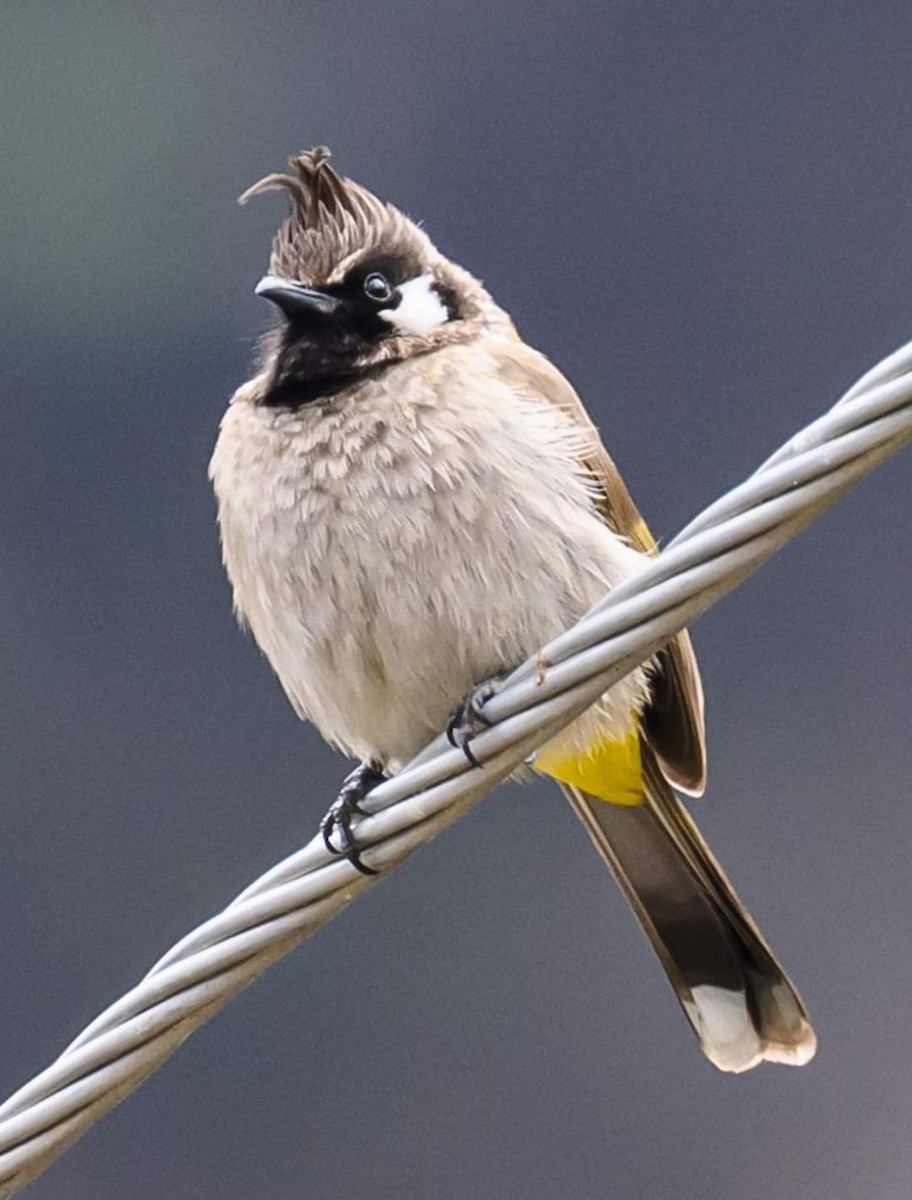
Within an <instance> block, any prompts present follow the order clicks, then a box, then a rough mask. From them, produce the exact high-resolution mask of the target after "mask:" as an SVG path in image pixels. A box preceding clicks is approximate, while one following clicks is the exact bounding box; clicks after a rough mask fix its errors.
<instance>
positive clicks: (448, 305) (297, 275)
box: [241, 147, 512, 407]
mask: <svg viewBox="0 0 912 1200" xmlns="http://www.w3.org/2000/svg"><path fill="white" fill-rule="evenodd" d="M289 165H290V167H291V171H290V172H289V173H287V174H286V173H280V174H273V175H267V176H266V177H265V179H261V180H260V181H259V182H258V183H255V184H254V185H253V186H252V187H251V188H248V190H247V191H246V192H245V193H244V194H243V196H241V203H245V202H246V201H247V200H249V199H250V198H251V197H252V196H255V195H258V194H260V193H261V192H266V191H272V190H274V189H283V190H284V191H286V192H287V193H288V195H289V197H290V200H291V212H290V214H289V216H288V218H287V220H286V221H285V222H284V223H283V225H282V226H281V228H280V229H279V231H278V233H277V234H276V237H275V240H274V241H273V245H272V256H271V258H270V261H269V272H268V274H266V275H265V276H264V277H263V278H262V279H261V280H260V282H259V283H258V284H257V288H256V291H257V294H258V295H260V296H263V297H264V298H265V299H267V300H271V301H272V303H273V304H275V305H276V306H277V307H278V308H279V309H280V311H281V313H282V316H283V321H282V324H281V326H280V327H279V329H278V330H277V331H276V333H275V335H274V336H273V337H272V338H271V339H270V340H269V341H268V342H267V353H266V364H265V365H266V368H267V380H268V384H267V387H266V390H265V392H264V394H263V397H262V402H263V403H268V404H274V405H282V406H284V405H289V406H292V407H296V406H299V405H301V404H306V403H309V402H311V401H314V400H317V399H321V398H323V397H326V396H332V395H335V394H336V393H338V392H340V391H342V390H344V389H345V388H346V387H348V386H350V385H351V384H352V383H354V382H355V381H357V380H359V379H362V378H365V377H369V376H370V375H372V374H374V373H376V372H379V371H382V370H383V369H384V368H385V367H386V366H387V365H389V364H391V363H394V362H400V361H403V360H404V359H407V358H411V357H413V356H414V355H417V354H423V353H427V352H428V351H430V350H434V349H437V348H439V347H441V346H445V345H448V344H451V343H455V342H462V341H468V340H470V339H471V338H472V337H475V336H478V335H479V334H480V333H481V332H483V331H484V330H485V329H496V330H497V331H499V332H507V331H509V330H512V326H511V324H510V321H509V318H508V317H507V316H506V314H505V313H503V312H502V310H501V309H499V308H498V307H497V305H496V304H495V303H494V301H493V300H492V299H491V297H490V296H489V295H488V293H487V292H486V291H485V290H484V288H483V287H482V286H481V284H480V283H479V282H478V281H477V280H476V279H474V278H473V277H472V276H471V275H469V274H468V272H466V271H464V270H463V269H462V268H461V267H458V266H456V264H455V263H451V262H449V260H447V259H446V258H444V256H443V255H442V254H440V252H439V251H438V250H437V249H436V248H435V246H434V245H433V243H432V242H431V241H430V239H429V238H428V237H427V235H426V234H425V233H424V232H423V231H422V230H421V229H419V228H418V226H417V225H416V224H414V222H412V221H410V220H409V219H408V217H406V216H405V215H404V214H403V213H401V212H400V211H399V210H398V209H397V208H394V207H393V205H391V204H387V203H385V202H384V201H382V200H379V199H378V198H377V197H376V196H374V195H373V194H372V193H371V192H369V191H368V190H367V189H366V188H364V187H361V186H360V185H359V184H357V183H355V182H353V181H352V180H350V179H346V178H344V177H343V176H341V175H338V174H337V173H336V172H335V171H334V170H333V169H332V167H331V166H330V165H329V151H328V150H326V149H325V148H323V147H317V148H316V149H314V150H310V151H308V152H307V153H306V154H299V155H296V156H294V157H293V158H291V159H290V160H289Z"/></svg>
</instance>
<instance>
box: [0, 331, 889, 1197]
mask: <svg viewBox="0 0 912 1200" xmlns="http://www.w3.org/2000/svg"><path fill="white" fill-rule="evenodd" d="M910 438H912V342H910V343H907V344H906V345H905V346H902V347H901V348H900V349H899V350H897V351H896V352H895V353H894V354H892V355H890V356H889V357H888V358H886V359H884V360H883V361H882V362H880V363H879V364H878V365H877V366H875V367H874V368H873V369H872V370H871V371H869V372H867V374H865V375H864V376H863V377H862V378H861V379H860V380H859V381H858V382H857V383H856V384H855V385H854V386H853V387H852V388H851V389H850V390H849V391H848V392H847V393H846V394H845V396H844V397H843V398H842V399H841V400H840V401H839V402H838V403H837V404H836V405H835V406H834V407H833V408H832V409H830V410H829V411H828V412H827V413H825V414H824V415H823V416H822V417H820V418H818V419H817V420H815V421H813V422H812V423H811V424H810V425H808V426H807V427H806V428H805V429H803V430H802V431H801V432H800V433H799V434H797V435H796V436H795V437H793V438H792V439H791V440H790V441H789V442H787V443H786V444H785V445H784V446H783V447H782V448H781V449H780V450H779V451H777V453H776V454H774V455H773V456H772V457H771V458H769V459H767V461H766V462H765V463H764V464H763V465H762V466H761V467H760V468H759V469H758V470H757V471H756V472H755V473H754V474H753V475H751V476H750V477H749V478H748V479H747V480H746V481H745V482H744V483H742V484H741V485H739V486H738V487H736V488H734V489H733V490H732V491H730V492H728V493H727V494H726V495H725V496H723V497H722V498H721V499H719V500H717V501H716V502H715V503H714V504H711V505H710V506H709V507H708V508H707V509H705V510H704V511H703V512H702V513H701V514H700V515H699V516H698V517H697V518H696V519H695V520H693V521H692V522H691V523H690V524H689V525H688V526H687V527H686V528H685V529H684V530H683V531H682V532H681V533H680V534H679V535H678V536H677V537H676V538H675V539H674V540H673V541H672V542H671V543H670V544H669V545H668V546H667V547H666V548H665V549H664V550H662V551H661V553H659V554H658V555H657V556H656V557H655V558H653V559H652V560H651V561H649V562H648V563H647V564H646V565H645V566H644V568H643V570H642V571H641V572H640V573H638V574H637V575H636V576H635V577H633V578H631V579H629V580H627V581H625V582H624V583H623V584H621V585H620V586H619V587H617V588H615V589H614V590H613V591H612V592H611V593H610V594H609V595H607V596H606V597H605V598H604V599H603V600H602V601H601V602H600V603H599V604H597V605H596V606H595V607H594V608H593V609H592V610H591V611H590V612H589V613H588V614H587V615H586V616H585V617H584V618H583V619H582V620H581V621H579V622H578V623H577V624H576V625H575V626H573V628H572V629H569V630H568V631H567V632H566V633H563V634H561V635H560V636H559V637H557V638H555V639H554V640H553V641H552V642H551V643H550V644H549V645H548V646H545V647H544V648H543V649H542V651H541V652H540V653H539V654H538V655H537V656H536V657H535V658H533V659H530V660H529V661H528V662H526V663H525V664H524V665H523V666H521V667H519V668H518V669H517V670H516V671H514V672H513V674H512V675H511V676H510V677H509V679H508V680H507V681H506V683H505V685H504V687H503V690H502V691H500V692H499V693H498V694H497V695H496V696H494V697H492V699H491V700H490V701H488V703H487V704H486V705H485V717H486V718H487V719H488V720H490V721H491V727H490V728H489V729H485V730H484V731H483V732H482V733H480V734H479V735H478V737H477V738H475V739H474V740H473V743H472V749H473V752H474V755H475V757H476V758H477V759H478V760H479V762H480V763H481V764H482V765H481V767H480V768H474V767H470V765H469V763H468V762H467V759H466V757H465V756H464V754H463V753H462V752H461V751H459V750H456V749H454V748H453V747H451V746H450V745H449V743H448V742H447V741H446V739H444V738H443V737H438V738H436V739H435V740H434V741H433V742H432V743H431V744H430V745H429V746H428V747H427V748H426V749H425V750H424V751H422V753H421V754H419V755H418V756H417V757H416V758H415V759H414V760H413V761H412V762H411V763H410V764H409V765H408V766H407V767H406V768H405V769H404V770H403V771H402V772H400V774H399V775H397V776H396V777H395V778H394V779H390V780H387V781H385V782H384V783H382V784H381V785H379V786H378V787H377V788H376V789H375V790H374V791H372V792H371V794H370V796H369V797H368V799H367V801H366V802H365V804H364V807H365V809H366V810H367V811H368V814H369V815H367V816H365V817H363V818H361V820H360V822H359V824H358V826H357V838H358V842H359V844H360V845H362V846H363V847H364V850H363V853H362V859H363V861H364V862H366V863H367V865H368V866H371V867H373V868H374V869H375V870H377V871H379V872H380V873H385V872H386V871H388V870H389V869H390V868H392V867H393V866H396V865H398V864H399V863H400V862H402V861H403V859H405V858H406V857H407V856H408V855H409V854H411V853H412V852H413V851H414V850H415V849H417V848H418V847H419V846H420V845H422V844H423V843H425V842H427V841H428V840H429V839H430V838H432V837H434V836H435V835H436V834H437V833H439V832H440V831H441V830H442V829H444V828H445V827H446V826H447V825H449V824H450V823H451V822H452V821H454V820H455V819H456V818H457V817H458V816H460V815H461V814H462V813H463V812H464V811H465V810H466V808H468V807H469V806H470V805H471V804H473V803H474V802H475V801H476V800H478V799H480V798H481V796H483V795H484V794H485V793H486V792H488V791H489V790H490V789H491V788H492V787H494V785H495V784H496V783H498V782H499V781H500V780H501V779H503V778H505V776H507V775H509V774H510V772H511V771H513V770H514V769H515V768H516V767H517V766H518V765H519V764H520V763H522V762H523V761H524V760H526V759H527V758H528V757H529V756H530V755H531V754H533V753H534V751H535V750H536V748H537V747H538V746H540V745H542V744H543V743H544V742H545V741H547V740H548V739H549V738H550V737H551V736H553V735H554V734H555V733H556V732H557V731H558V730H559V729H561V728H563V727H564V726H565V725H567V724H568V723H569V722H570V721H572V720H573V719H574V718H575V717H576V716H578V715H579V714H580V713H581V712H582V711H583V710H584V709H585V708H587V707H588V706H589V705H590V704H591V703H593V701H595V700H596V699H597V698H598V697H599V696H600V695H601V694H602V693H603V692H604V691H605V690H606V689H607V688H609V687H610V686H611V685H612V684H614V683H615V682H617V680H618V679H620V678H621V677H622V676H623V675H625V674H626V673H627V672H628V671H630V670H632V669H633V668H634V667H635V666H637V665H638V664H639V663H641V662H643V661H645V660H646V659H648V658H649V657H650V656H651V655H652V654H654V653H655V652H656V651H657V650H658V649H659V648H660V647H661V646H662V645H663V644H664V643H666V642H667V641H668V640H669V639H670V638H671V637H672V636H673V635H674V634H675V633H677V632H678V631H679V630H680V629H682V628H683V627H684V626H685V625H686V624H688V623H690V622H691V621H693V620H694V619H695V618H696V617H697V616H699V615H700V614H701V613H702V612H705V610H706V609H707V608H709V607H710V606H711V605H712V604H714V603H715V601H716V600H718V599H719V598H720V597H721V596H723V595H724V594H725V593H726V592H728V591H730V590H731V589H732V588H734V587H735V586H737V584H738V583H740V581H741V580H742V579H743V578H744V577H745V576H746V575H748V574H750V572H751V571H753V570H754V569H755V568H756V567H758V566H759V565H760V564H761V563H762V562H764V561H765V560H766V559H767V558H769V557H770V555H772V554H773V553H774V552H775V551H776V550H778V549H779V548H780V547H781V546H783V545H784V544H785V542H787V541H788V540H789V539H790V538H791V537H793V536H794V535H795V533H797V532H798V530H799V529H801V528H803V526H805V525H806V524H808V523H809V522H810V521H811V520H813V518H814V517H815V516H817V515H818V514H819V513H820V512H822V511H823V510H824V509H826V508H828V507H829V505H831V504H832V503H833V502H834V501H835V500H836V499H837V498H838V497H839V496H840V495H841V494H842V493H843V492H845V491H846V490H847V489H848V488H849V487H851V486H852V484H853V483H855V482H856V480H858V479H859V478H860V477H861V476H862V475H864V474H866V473H867V472H868V471H870V470H871V469H872V468H873V467H874V466H876V465H877V463H879V462H880V461H881V460H882V459H884V458H886V457H887V456H888V455H890V454H892V453H894V452H895V451H896V450H898V449H899V448H900V447H901V446H902V445H903V444H904V443H905V442H907V441H908V440H909V439H910ZM373 882H374V880H373V878H371V877H367V876H365V875H363V874H361V873H359V872H358V871H357V870H356V869H355V868H354V867H353V866H352V865H351V864H350V863H349V862H348V861H347V860H346V859H339V858H336V857H334V856H333V855H332V854H330V853H329V852H328V851H327V849H326V847H325V845H324V844H323V840H322V838H321V837H319V836H316V837H315V838H314V839H313V840H312V841H311V842H310V843H309V844H308V845H306V846H305V847H304V848H303V849H301V850H299V851H297V852H296V853H295V854H292V855H291V856H290V857H288V858H286V859H285V860H283V861H282V862H280V863H279V864H277V865H276V866H275V867H273V868H272V869H271V870H270V871H268V872H267V873H266V874H265V875H263V876H261V877H260V878H259V879H257V880H256V881H255V882H254V883H252V884H251V885H250V886H249V887H248V888H246V889H245V890H244V891H243V892H242V893H241V894H240V895H239V896H238V897H237V898H236V899H235V900H233V901H232V902H231V904H229V905H228V907H227V908H226V909H224V910H223V911H222V912H221V913H219V914H218V915H217V916H215V917H212V918H211V919H210V920H208V921H206V922H204V923H203V924H202V925H200V926H199V927H198V928H197V929H195V930H194V931H193V932H192V933H190V934H188V935H187V936H186V937H184V938H183V939H182V940H181V941H179V942H178V943H177V944H176V945H175V946H173V947H172V948H171V949H170V950H169V951H168V953H167V954H166V955H165V956H164V957H163V958H162V959H160V960H159V962H157V963H156V964H155V966H154V967H153V968H152V969H151V970H150V971H149V973H148V974H147V975H146V976H145V978H144V979H142V980H141V981H140V983H139V984H137V986H136V987H134V988H133V989H132V990H131V991H129V992H127V993H126V995H124V996H123V997H122V998H121V999H120V1000H118V1001H116V1002H115V1003H114V1004H112V1005H111V1006H110V1007H109V1008H108V1009H106V1010H105V1011H104V1012H103V1013H101V1015H100V1016H99V1017H97V1018H96V1019H95V1020H94V1021H93V1022H92V1023H91V1024H90V1025H89V1026H88V1027H87V1028H86V1029H85V1030H83V1032H82V1033H81V1034H80V1035H79V1037H77V1038H76V1040H75V1041H74V1042H73V1043H72V1044H71V1045H70V1046H68V1047H67V1049H66V1050H64V1052H63V1053H62V1054H61V1055H60V1057H59V1058H58V1059H57V1060H56V1061H55V1062H53V1063H52V1064H51V1066H49V1067H48V1068H47V1069H46V1070H44V1071H42V1072H41V1074H39V1075H37V1076H36V1077H35V1078H34V1079H32V1080H31V1081H30V1082H29V1083H27V1084H25V1086H24V1087H22V1088H20V1089H19V1090H18V1091H17V1092H16V1093H15V1094H14V1095H13V1096H11V1097H10V1098H9V1099H8V1100H7V1101H6V1103H5V1104H3V1105H2V1106H0V1200H3V1198H5V1197H9V1196H12V1195H14V1194H15V1193H16V1192H18V1191H19V1190H20V1189H21V1188H22V1187H24V1186H25V1184H26V1183H28V1182H29V1181H30V1180H31V1179H33V1178H35V1177H36V1176H37V1175H39V1174H41V1172H43V1171H44V1170H45V1169H46V1168H47V1167H48V1166H49V1165H50V1163H51V1162H52V1161H53V1160H54V1159H55V1158H57V1157H58V1156H59V1155H60V1154H62V1153H63V1151H64V1150H65V1149H66V1148H67V1147H68V1146H69V1145H70V1144H71V1143H72V1142H74V1141H75V1140H76V1139H77V1138H78V1137H80V1136H81V1134H83V1133H84V1132H85V1131H86V1130H87V1129H88V1128H89V1126H90V1125H92V1124H93V1123H94V1122H95V1121H96V1120H97V1119H98V1118H99V1117H100V1116H102V1115H103V1114H104V1113H105V1112H107V1111H108V1109H110V1108H112V1107H113V1106H114V1105H115V1104H116V1103H118V1101H120V1100H121V1099H123V1098H124V1097H125V1096H126V1095H127V1094H128V1093H129V1092H131V1091H132V1090H133V1089H134V1088H135V1087H137V1086H138V1085H139V1084H140V1083H141V1082H142V1080H143V1079H144V1078H145V1077H146V1076H147V1075H149V1074H150V1073H151V1072H152V1071H154V1070H155V1069H156V1067H158V1066H160V1065H161V1063H163V1062H164V1061H165V1059H166V1058H168V1057H169V1056H170V1055H171V1054H172V1053H173V1051H174V1050H175V1049H176V1048H177V1047H178V1046H179V1045H180V1043H181V1042H182V1041H183V1040H184V1039H185V1038H186V1037H188V1036H189V1035H190V1034H191V1033H192V1032H193V1031H194V1030H195V1029H196V1028H197V1027H198V1026H199V1025H201V1024H202V1023H203V1022H204V1021H206V1020H208V1018H209V1017H210V1016H212V1015H213V1014H214V1013H215V1012H216V1011H217V1010H218V1009H219V1008H220V1007H221V1006H222V1005H223V1004H224V1003H226V1001H227V1000H229V999H230V998H231V997H232V996H234V995H235V994H236V993H237V992H239V991H240V990H241V989H242V988H243V987H245V986H246V985H247V984H248V983H251V982H252V981H253V980H254V979H255V978H256V976H257V975H259V973H260V972H261V971H263V970H265V969H266V967H268V966H269V965H270V964H271V963H272V962H274V961H275V960H276V959H278V958H281V957H282V956H283V955H285V954H287V953H288V952H289V951H290V950H292V949H293V948H294V947H295V946H296V945H297V944H298V942H300V941H302V940H303V939H304V938H306V937H308V936H309V935H310V934H311V933H313V932H314V931H315V930H316V929H318V928H319V927H320V926H321V925H323V924H325V922H326V921H328V920H329V919H330V917H332V916H334V915H335V914H336V913H337V912H339V911H340V910H341V909H342V908H344V907H345V906H346V905H347V904H349V903H350V902H351V901H352V900H353V899H354V898H355V896H357V895H358V894H359V893H360V892H362V891H364V890H365V889H366V888H368V887H370V886H371V884H372V883H373Z"/></svg>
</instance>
